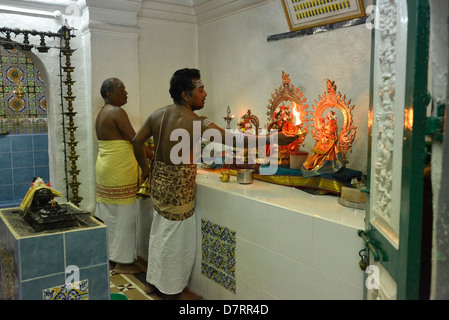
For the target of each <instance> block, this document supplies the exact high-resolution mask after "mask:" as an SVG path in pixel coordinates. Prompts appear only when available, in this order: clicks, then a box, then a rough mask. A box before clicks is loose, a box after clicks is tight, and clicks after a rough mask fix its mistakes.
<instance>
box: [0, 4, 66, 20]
mask: <svg viewBox="0 0 449 320" xmlns="http://www.w3.org/2000/svg"><path fill="white" fill-rule="evenodd" d="M0 10H3V11H11V12H15V13H27V14H33V15H39V16H46V17H53V18H58V17H60V16H61V11H59V10H55V11H53V12H49V11H43V10H34V9H27V8H20V7H12V6H4V5H0Z"/></svg>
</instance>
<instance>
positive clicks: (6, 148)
mask: <svg viewBox="0 0 449 320" xmlns="http://www.w3.org/2000/svg"><path fill="white" fill-rule="evenodd" d="M0 152H11V138H10V137H0Z"/></svg>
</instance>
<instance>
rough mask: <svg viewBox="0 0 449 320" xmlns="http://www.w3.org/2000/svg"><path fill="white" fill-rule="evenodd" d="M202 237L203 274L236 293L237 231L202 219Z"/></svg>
mask: <svg viewBox="0 0 449 320" xmlns="http://www.w3.org/2000/svg"><path fill="white" fill-rule="evenodd" d="M201 235H202V240H201V273H202V274H203V275H205V276H206V277H207V278H209V279H211V280H213V281H215V282H216V283H218V284H219V285H221V286H223V287H224V288H226V289H227V290H229V291H231V292H232V293H236V281H235V244H236V235H235V231H232V230H230V229H228V228H226V227H222V226H220V225H217V224H214V223H212V222H210V221H208V220H205V219H202V220H201Z"/></svg>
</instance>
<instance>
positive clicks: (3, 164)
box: [0, 152, 12, 169]
mask: <svg viewBox="0 0 449 320" xmlns="http://www.w3.org/2000/svg"><path fill="white" fill-rule="evenodd" d="M8 168H12V159H11V152H2V153H0V169H8Z"/></svg>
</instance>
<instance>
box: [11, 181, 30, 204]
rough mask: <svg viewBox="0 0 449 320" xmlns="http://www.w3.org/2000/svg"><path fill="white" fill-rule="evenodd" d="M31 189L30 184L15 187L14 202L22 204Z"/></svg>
mask: <svg viewBox="0 0 449 320" xmlns="http://www.w3.org/2000/svg"><path fill="white" fill-rule="evenodd" d="M29 189H30V184H29V183H19V184H15V185H14V199H13V200H14V201H20V202H22V200H23V198H25V196H26V194H27V192H28V190H29Z"/></svg>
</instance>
